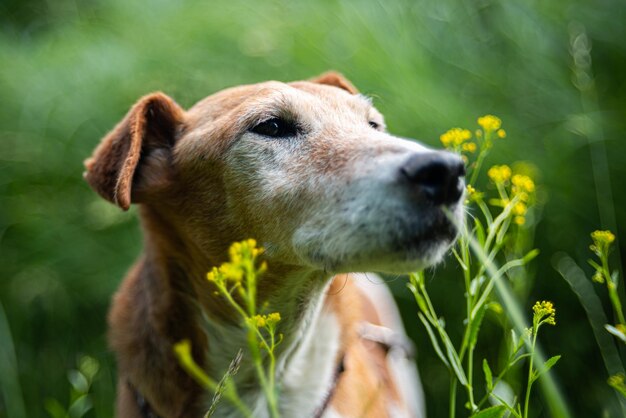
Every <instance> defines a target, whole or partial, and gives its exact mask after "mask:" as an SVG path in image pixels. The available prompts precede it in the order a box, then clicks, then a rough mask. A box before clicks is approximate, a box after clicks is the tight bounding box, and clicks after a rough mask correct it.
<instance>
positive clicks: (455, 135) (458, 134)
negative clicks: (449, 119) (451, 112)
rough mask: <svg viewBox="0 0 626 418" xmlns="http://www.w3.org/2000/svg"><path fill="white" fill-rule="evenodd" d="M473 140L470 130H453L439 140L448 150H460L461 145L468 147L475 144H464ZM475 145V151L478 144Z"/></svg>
mask: <svg viewBox="0 0 626 418" xmlns="http://www.w3.org/2000/svg"><path fill="white" fill-rule="evenodd" d="M471 138H472V133H471V132H470V131H469V130H468V129H461V128H452V129H450V130H449V131H448V132H446V133H445V134H443V135H441V136H440V137H439V139H440V140H441V143H442V144H443V146H444V147H446V148H458V147H459V146H461V144H463V145H465V146H467V145H469V144H473V143H472V142H470V143H466V144H464V142H466V141H468V140H469V139H471ZM473 145H474V151H475V150H476V144H473ZM472 152H473V151H472Z"/></svg>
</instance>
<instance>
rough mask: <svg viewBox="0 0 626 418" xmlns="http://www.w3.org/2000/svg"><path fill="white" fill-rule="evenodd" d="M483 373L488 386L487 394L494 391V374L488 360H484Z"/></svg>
mask: <svg viewBox="0 0 626 418" xmlns="http://www.w3.org/2000/svg"><path fill="white" fill-rule="evenodd" d="M483 373H485V384H486V386H487V392H488V393H489V392H491V391H492V390H493V374H492V373H491V369H490V368H489V363H487V359H483Z"/></svg>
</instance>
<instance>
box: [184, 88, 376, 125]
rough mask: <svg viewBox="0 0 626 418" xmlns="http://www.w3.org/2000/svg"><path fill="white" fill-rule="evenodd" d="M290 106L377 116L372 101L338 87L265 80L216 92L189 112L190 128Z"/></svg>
mask: <svg viewBox="0 0 626 418" xmlns="http://www.w3.org/2000/svg"><path fill="white" fill-rule="evenodd" d="M279 103H280V104H282V105H290V106H300V105H302V106H306V105H307V104H308V105H313V106H319V105H321V106H322V107H324V108H328V109H330V110H335V109H343V110H344V111H350V110H352V111H354V112H355V113H358V114H364V113H365V114H368V113H370V112H373V113H378V112H376V110H375V109H373V108H372V104H371V100H370V99H368V98H366V97H365V96H363V95H360V94H351V93H349V92H347V91H345V90H343V89H341V88H338V87H335V86H329V85H323V84H318V83H314V82H309V81H294V82H290V83H282V82H279V81H266V82H263V83H258V84H249V85H243V86H238V87H232V88H229V89H225V90H222V91H219V92H217V93H215V94H213V95H211V96H208V97H207V98H205V99H203V100H201V101H200V102H198V103H196V104H195V105H194V106H193V107H192V108H191V109H189V111H188V112H187V115H188V119H189V120H188V122H189V123H190V124H191V125H196V123H200V124H201V123H203V122H206V121H207V120H213V119H216V118H218V117H222V116H224V115H225V114H227V113H230V112H231V111H233V110H235V109H241V107H242V106H243V107H245V106H246V105H248V106H249V107H255V106H261V105H268V106H272V105H273V104H279Z"/></svg>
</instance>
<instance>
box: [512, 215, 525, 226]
mask: <svg viewBox="0 0 626 418" xmlns="http://www.w3.org/2000/svg"><path fill="white" fill-rule="evenodd" d="M513 222H515V224H516V225H524V224H525V223H526V218H525V217H523V216H516V217H514V218H513Z"/></svg>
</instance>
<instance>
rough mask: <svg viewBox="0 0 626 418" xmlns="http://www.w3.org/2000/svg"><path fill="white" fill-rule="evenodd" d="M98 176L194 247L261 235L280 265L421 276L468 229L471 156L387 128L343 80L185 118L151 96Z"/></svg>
mask: <svg viewBox="0 0 626 418" xmlns="http://www.w3.org/2000/svg"><path fill="white" fill-rule="evenodd" d="M86 167H87V172H86V173H85V177H86V179H87V181H88V182H89V184H90V185H91V186H92V187H93V188H94V189H95V190H96V191H97V192H98V193H100V194H101V195H102V196H103V197H104V198H106V199H108V200H110V201H111V202H114V203H116V204H117V205H119V206H120V207H122V208H123V209H128V207H129V205H130V204H131V202H137V203H142V204H144V206H145V207H147V208H150V209H151V210H152V211H154V212H156V213H158V214H159V216H158V217H159V219H162V220H164V222H166V223H167V226H166V229H165V230H166V231H168V232H167V233H171V234H172V235H176V237H175V238H176V239H177V240H180V241H181V242H184V243H185V245H187V246H189V247H193V249H194V251H195V250H199V251H201V252H209V253H213V254H215V253H216V252H219V253H220V254H223V253H224V251H225V249H226V248H227V247H228V245H229V244H230V243H231V242H233V241H237V240H240V239H243V238H247V237H253V238H255V239H257V240H258V241H259V242H260V244H261V245H263V246H264V247H265V248H266V255H267V257H268V258H269V259H270V260H272V259H273V260H276V261H279V262H280V263H283V264H290V265H300V266H306V267H311V268H314V269H324V270H325V271H328V272H333V273H334V272H343V271H366V270H375V271H389V272H406V271H410V270H415V269H419V268H423V267H425V266H427V265H430V264H432V263H434V262H436V261H437V260H439V259H440V258H441V256H442V255H443V253H444V252H445V251H446V250H447V249H448V248H449V246H450V245H451V243H452V242H453V240H454V239H455V237H456V235H457V228H456V227H455V223H460V222H461V220H462V210H463V208H462V204H461V199H462V195H463V190H464V183H463V176H464V174H465V171H464V166H463V163H462V161H461V159H460V158H459V157H458V156H456V155H454V154H450V153H448V152H443V151H434V150H432V149H429V148H427V147H425V146H423V145H420V144H418V143H417V142H415V141H412V140H406V139H401V138H398V137H394V136H392V135H390V134H389V133H387V132H386V129H385V122H384V120H383V117H382V115H381V114H380V113H379V112H378V111H377V110H376V109H375V108H374V107H373V106H372V103H371V101H370V100H369V99H367V98H366V97H364V96H362V95H360V94H358V92H357V91H356V89H355V88H354V87H353V86H352V84H351V83H350V82H349V81H347V80H346V79H344V78H343V77H342V76H340V75H339V74H336V73H328V74H326V75H323V76H321V77H319V78H317V79H314V80H311V81H302V82H294V83H287V84H285V83H280V82H274V81H270V82H266V83H260V84H255V85H249V86H241V87H236V88H233V89H228V90H224V91H222V92H219V93H217V94H215V95H213V96H210V97H208V98H206V99H204V100H202V101H201V102H199V103H198V104H196V105H195V106H194V107H192V108H191V109H190V110H189V111H187V112H185V111H183V110H182V109H181V108H180V107H179V106H178V105H177V104H176V103H175V102H174V101H172V100H171V99H170V98H169V97H167V96H165V95H163V94H161V93H156V94H152V95H149V96H146V97H144V98H142V99H141V100H140V101H139V102H138V103H137V104H136V105H135V106H134V107H133V108H132V109H131V110H130V112H129V113H128V115H127V116H126V117H125V119H124V120H123V121H122V122H120V124H119V125H118V126H117V127H116V128H115V129H114V130H113V131H112V132H111V133H109V134H108V135H107V136H106V137H105V138H104V140H103V142H102V144H101V145H100V146H99V147H98V148H97V149H96V151H95V152H94V155H93V157H92V158H90V159H89V160H87V162H86ZM446 212H447V213H448V214H452V216H453V217H454V218H456V220H455V221H454V222H453V221H451V220H450V219H449V217H448V215H446ZM164 238H166V239H167V237H164ZM172 238H173V239H174V237H172ZM208 267H210V266H207V268H208Z"/></svg>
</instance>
